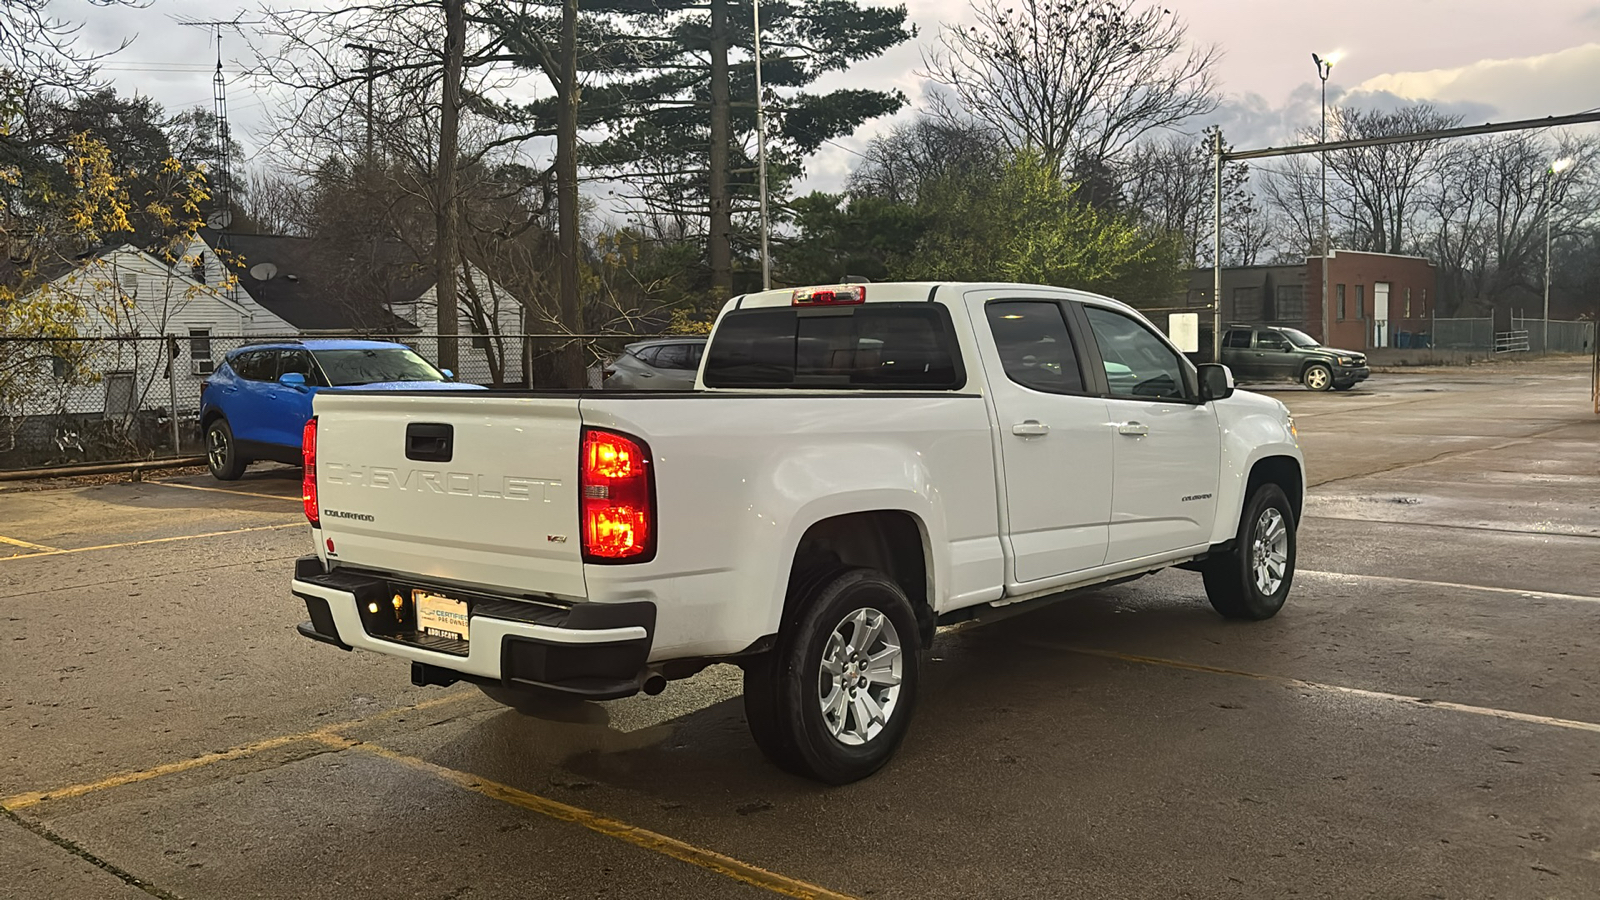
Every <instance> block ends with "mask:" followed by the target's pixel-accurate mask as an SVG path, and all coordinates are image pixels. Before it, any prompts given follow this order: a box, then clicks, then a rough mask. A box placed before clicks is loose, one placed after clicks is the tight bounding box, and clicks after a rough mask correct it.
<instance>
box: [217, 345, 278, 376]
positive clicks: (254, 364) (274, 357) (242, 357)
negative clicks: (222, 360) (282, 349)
mask: <svg viewBox="0 0 1600 900" xmlns="http://www.w3.org/2000/svg"><path fill="white" fill-rule="evenodd" d="M228 364H229V365H230V366H232V367H233V371H234V372H235V373H237V374H238V376H239V377H240V378H246V379H249V380H250V381H276V380H277V379H278V351H276V350H246V351H245V352H243V353H241V354H239V355H238V356H235V357H234V358H233V359H232V361H230V362H229V363H228Z"/></svg>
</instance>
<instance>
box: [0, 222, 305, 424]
mask: <svg viewBox="0 0 1600 900" xmlns="http://www.w3.org/2000/svg"><path fill="white" fill-rule="evenodd" d="M207 281H208V282H210V281H211V279H210V278H209V277H208V279H207ZM51 288H52V289H53V290H57V291H61V292H65V293H68V294H70V295H72V296H74V297H75V298H77V299H78V301H79V302H81V303H82V304H83V306H84V307H85V314H84V316H83V318H82V319H81V320H80V321H79V322H78V323H77V330H78V334H79V335H81V336H83V337H85V338H94V337H100V338H125V340H106V341H104V342H102V343H99V344H98V345H96V346H95V348H94V350H93V352H92V354H91V355H90V356H89V358H88V359H87V360H86V368H87V369H88V370H89V371H91V372H93V373H95V374H97V375H104V374H105V373H110V372H130V373H132V375H133V379H134V396H135V401H136V405H137V408H139V409H145V410H149V409H160V408H165V407H167V406H168V405H170V404H171V402H172V394H173V391H174V390H175V391H176V393H177V407H178V409H179V411H180V412H183V411H192V410H194V409H196V408H198V406H199V398H200V388H201V385H202V384H203V383H204V381H205V379H206V374H205V373H204V372H195V371H194V366H192V365H191V361H190V356H191V345H190V342H189V336H190V332H191V331H195V330H205V331H209V332H210V333H211V334H212V335H214V336H225V335H227V336H232V335H249V334H269V333H270V334H289V333H293V331H294V329H293V327H292V326H290V325H289V323H287V322H285V321H284V320H282V319H280V318H278V317H277V316H275V315H272V314H271V313H269V312H267V311H266V310H264V309H261V308H260V307H259V306H255V307H254V310H252V309H250V308H248V307H246V306H245V305H243V304H240V303H236V302H233V301H232V300H230V299H229V298H228V297H226V296H225V295H224V294H223V293H222V292H221V291H219V290H217V289H216V287H215V286H214V285H213V284H210V283H208V284H205V285H202V284H200V283H198V282H196V281H195V280H194V279H193V276H192V273H191V272H190V271H189V269H188V267H187V266H180V267H179V268H176V269H174V268H168V267H167V266H166V265H165V264H164V263H163V262H162V261H161V260H159V259H156V258H155V257H152V256H150V255H148V254H146V253H143V252H140V251H139V250H137V249H135V248H133V247H131V246H124V247H122V248H120V249H118V250H115V251H112V252H110V253H107V254H105V255H104V256H101V257H99V258H97V259H95V260H93V261H91V262H89V263H88V264H86V265H85V266H83V267H82V268H80V269H78V270H75V271H73V272H70V273H68V274H66V275H63V276H61V277H60V278H58V279H56V280H55V281H54V282H52V285H51ZM239 293H240V295H241V296H245V295H244V294H243V292H242V291H241V292H239ZM251 306H254V304H253V303H252V304H251ZM163 335H174V336H177V337H178V338H179V344H178V353H179V356H178V365H177V366H176V367H175V368H176V372H175V376H176V379H177V380H176V382H175V383H174V384H171V385H169V384H168V382H167V378H166V369H167V366H166V356H165V353H166V350H165V347H164V343H163V341H162V340H160V338H161V337H162V336H163ZM134 337H138V338H140V339H139V340H131V338H134ZM236 343H237V342H234V341H228V342H223V341H213V342H212V345H211V359H212V364H213V366H214V365H216V364H219V363H220V362H221V361H222V355H223V353H224V352H226V351H227V350H228V349H231V347H232V346H234V345H235V344H236ZM33 369H34V371H33V372H32V373H31V375H30V377H29V381H30V382H31V385H30V387H29V389H28V390H27V391H25V392H24V393H23V399H22V400H20V401H17V402H14V403H13V404H12V407H13V408H11V409H4V410H0V415H4V416H33V415H56V414H61V413H71V414H86V415H93V414H99V413H103V412H105V409H106V407H105V402H106V391H107V384H106V381H105V380H104V379H102V380H101V381H99V382H97V383H90V384H69V383H66V382H64V381H63V380H62V379H59V378H57V377H56V376H55V373H54V372H53V371H52V364H51V362H50V361H49V360H42V361H40V362H38V363H37V364H36V365H35V366H34V367H33Z"/></svg>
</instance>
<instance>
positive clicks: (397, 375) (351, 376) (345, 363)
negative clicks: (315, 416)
mask: <svg viewBox="0 0 1600 900" xmlns="http://www.w3.org/2000/svg"><path fill="white" fill-rule="evenodd" d="M312 355H314V356H316V358H317V362H319V363H321V364H322V371H323V372H325V373H327V376H328V383H329V384H331V385H333V386H334V387H345V386H349V385H355V384H380V383H382V382H385V381H444V380H445V379H444V374H443V373H441V372H440V371H439V370H438V369H435V368H434V367H433V366H431V365H429V364H428V361H427V360H425V359H423V358H422V357H420V356H418V355H417V354H415V353H413V352H412V351H410V350H408V349H407V348H405V347H375V348H369V349H363V350H318V351H316V352H315V353H314V354H312Z"/></svg>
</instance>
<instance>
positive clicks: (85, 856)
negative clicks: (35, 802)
mask: <svg viewBox="0 0 1600 900" xmlns="http://www.w3.org/2000/svg"><path fill="white" fill-rule="evenodd" d="M0 814H4V815H5V817H6V818H7V819H10V820H11V821H13V822H15V823H16V824H17V825H18V826H20V827H22V828H25V829H27V830H28V831H29V832H32V833H33V834H36V835H38V836H39V837H41V838H43V839H44V840H47V841H49V842H50V843H52V844H54V845H56V846H57V847H59V848H61V849H62V850H64V851H66V852H67V853H70V854H72V855H73V856H76V857H77V858H79V859H81V860H83V861H84V862H86V863H88V864H90V865H92V866H94V867H96V868H98V869H101V870H103V871H105V872H107V873H109V874H110V875H112V876H113V877H115V878H117V879H118V880H120V881H122V882H123V883H124V884H126V885H128V886H129V887H133V888H138V889H139V890H141V891H144V892H145V893H146V894H149V895H150V896H152V897H159V898H161V900H183V898H182V897H180V896H178V895H177V894H174V893H173V892H171V891H169V890H167V889H166V888H163V887H160V886H157V885H154V884H151V883H150V882H148V881H145V880H144V879H142V878H140V877H139V876H137V875H134V874H133V873H132V872H129V871H128V870H127V869H124V868H122V867H121V866H118V865H117V864H115V863H112V862H109V861H107V860H104V859H101V858H100V857H98V856H96V855H95V854H93V853H91V852H90V851H89V850H88V849H87V848H85V847H84V846H83V845H81V844H79V843H78V842H77V841H73V840H70V839H68V838H65V837H62V836H61V835H59V834H56V833H55V832H54V831H52V830H50V828H49V827H48V826H46V825H45V824H44V823H43V822H37V821H34V820H33V819H28V818H24V817H22V816H20V815H17V814H16V813H15V812H13V811H11V810H10V809H8V808H6V807H4V806H0Z"/></svg>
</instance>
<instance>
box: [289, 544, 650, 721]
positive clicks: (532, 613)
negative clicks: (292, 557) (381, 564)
mask: <svg viewBox="0 0 1600 900" xmlns="http://www.w3.org/2000/svg"><path fill="white" fill-rule="evenodd" d="M422 586H424V585H422V584H420V583H417V582H412V581H396V580H390V579H388V578H385V577H383V576H380V575H376V574H373V573H365V572H359V571H352V570H349V569H335V570H333V571H331V572H324V571H323V567H322V562H321V561H320V560H318V559H317V558H316V557H315V556H308V557H303V558H301V559H300V560H298V561H296V563H295V577H294V581H293V582H292V584H291V590H292V591H293V593H294V595H295V596H296V597H299V598H300V599H302V600H304V601H305V604H306V611H307V614H308V615H309V616H310V621H308V622H303V623H301V624H300V625H299V626H298V629H297V630H298V631H299V632H300V634H302V635H304V636H305V637H308V638H311V639H312V640H316V641H320V642H322V643H326V644H332V645H334V646H337V647H341V648H344V649H346V650H350V649H361V650H371V651H374V652H377V653H383V654H387V655H389V656H396V657H400V658H401V659H408V660H410V661H411V662H413V663H419V664H421V665H422V666H425V667H427V669H425V670H422V671H424V672H426V671H428V670H445V671H447V672H448V673H451V674H452V675H454V676H457V677H459V678H460V679H463V680H468V681H475V682H480V683H489V684H499V685H503V686H505V687H509V688H520V689H529V690H537V691H543V692H546V693H554V694H562V695H566V696H574V697H583V698H587V699H591V700H610V699H615V698H617V697H626V696H630V695H632V694H635V693H637V692H638V691H639V690H640V688H641V686H642V685H643V683H644V678H645V660H646V659H647V658H648V657H649V655H650V645H651V641H652V639H653V637H654V634H655V622H656V607H655V604H654V603H651V602H648V601H629V602H622V603H579V604H574V605H571V606H561V605H556V604H543V603H536V602H532V601H528V600H521V599H510V598H504V597H494V596H490V595H484V594H477V593H473V592H464V591H456V590H453V589H450V588H440V590H441V591H442V592H444V593H447V594H449V595H450V596H451V597H454V598H457V599H461V600H464V601H465V602H466V603H467V616H468V628H467V630H468V634H469V637H470V640H469V641H466V642H460V641H443V640H440V639H437V638H429V637H426V636H422V635H419V634H417V633H416V632H415V631H414V630H407V629H408V624H409V627H410V628H414V627H415V626H414V624H410V623H408V622H407V621H406V616H407V612H408V610H407V606H408V604H409V602H410V600H409V597H410V595H411V589H412V588H415V587H422ZM395 597H399V598H401V605H400V606H399V607H396V606H394V605H393V598H395ZM374 610H375V611H374ZM412 622H413V623H414V619H412ZM448 680H450V679H448V678H441V677H440V676H439V675H438V674H437V672H435V673H433V674H430V675H428V677H427V681H428V683H441V682H446V683H447V682H448Z"/></svg>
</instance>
